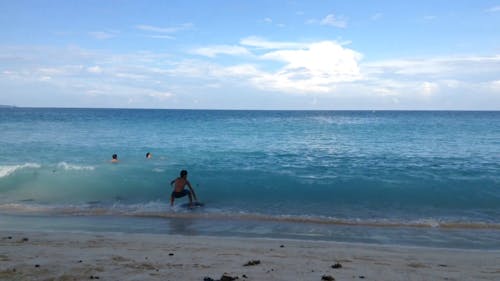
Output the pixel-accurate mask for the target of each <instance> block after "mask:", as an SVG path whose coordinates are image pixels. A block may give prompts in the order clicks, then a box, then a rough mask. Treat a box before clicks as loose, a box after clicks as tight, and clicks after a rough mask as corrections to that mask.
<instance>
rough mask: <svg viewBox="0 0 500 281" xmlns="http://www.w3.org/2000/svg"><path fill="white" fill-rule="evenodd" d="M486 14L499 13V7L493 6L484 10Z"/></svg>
mask: <svg viewBox="0 0 500 281" xmlns="http://www.w3.org/2000/svg"><path fill="white" fill-rule="evenodd" d="M486 12H489V13H495V12H500V6H494V7H491V8H489V9H487V10H486Z"/></svg>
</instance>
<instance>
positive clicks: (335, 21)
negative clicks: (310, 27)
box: [319, 14, 347, 28]
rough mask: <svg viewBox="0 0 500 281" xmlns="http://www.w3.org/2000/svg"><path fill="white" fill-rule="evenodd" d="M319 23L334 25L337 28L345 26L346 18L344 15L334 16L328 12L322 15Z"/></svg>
mask: <svg viewBox="0 0 500 281" xmlns="http://www.w3.org/2000/svg"><path fill="white" fill-rule="evenodd" d="M319 23H320V24H321V25H328V26H334V27H338V28H346V27H347V20H346V18H345V17H344V16H335V15H334V14H329V15H327V16H326V17H324V18H323V19H322V20H321V21H320V22H319Z"/></svg>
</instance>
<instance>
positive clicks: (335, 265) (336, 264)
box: [332, 262, 342, 268]
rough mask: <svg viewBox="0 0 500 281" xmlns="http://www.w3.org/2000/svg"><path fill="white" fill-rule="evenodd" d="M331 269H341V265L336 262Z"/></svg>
mask: <svg viewBox="0 0 500 281" xmlns="http://www.w3.org/2000/svg"><path fill="white" fill-rule="evenodd" d="M332 268H342V265H341V264H340V263H338V262H337V263H335V264H334V265H332Z"/></svg>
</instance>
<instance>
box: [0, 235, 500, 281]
mask: <svg viewBox="0 0 500 281" xmlns="http://www.w3.org/2000/svg"><path fill="white" fill-rule="evenodd" d="M337 263H338V264H339V265H340V266H341V267H340V268H333V267H332V265H334V264H337ZM224 273H225V274H226V277H224V278H222V280H231V278H230V277H238V280H333V279H329V277H332V278H334V279H335V280H500V251H484V250H459V249H436V248H414V247H399V246H379V245H364V244H350V243H336V242H320V241H303V240H281V239H256V238H228V237H205V236H178V235H158V234H122V233H71V232H14V231H11V232H9V231H6V230H0V280H95V279H99V280H219V279H221V277H222V276H223V274H224ZM210 278H211V279H210Z"/></svg>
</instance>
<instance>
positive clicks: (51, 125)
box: [0, 108, 500, 248]
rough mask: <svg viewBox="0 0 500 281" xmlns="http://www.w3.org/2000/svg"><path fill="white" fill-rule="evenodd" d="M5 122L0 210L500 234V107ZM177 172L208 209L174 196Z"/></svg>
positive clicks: (37, 114) (45, 117)
mask: <svg viewBox="0 0 500 281" xmlns="http://www.w3.org/2000/svg"><path fill="white" fill-rule="evenodd" d="M0 132H1V133H0V215H1V214H3V215H14V216H18V215H27V216H30V215H33V214H36V215H44V214H45V215H50V216H61V215H62V216H70V217H71V216H74V217H76V216H78V217H81V216H98V217H99V216H119V217H122V218H127V217H128V218H130V219H132V218H134V219H139V220H141V219H143V220H146V219H147V220H148V221H149V220H150V219H153V221H156V220H154V219H155V218H160V219H168V220H174V219H175V220H180V221H181V222H182V221H183V220H192V219H196V220H199V219H202V220H209V221H210V220H213V221H216V220H217V221H222V222H224V223H222V225H221V226H220V227H219V229H220V228H224V227H228V228H230V229H232V231H233V232H234V233H238V232H242V233H244V232H245V229H247V228H246V227H248V226H249V225H252V224H255V223H257V225H260V224H262V227H263V229H265V230H262V232H263V233H267V234H266V235H278V236H279V235H280V234H281V235H285V233H290V231H291V230H293V231H295V233H297V232H300V231H298V230H297V229H302V230H307V229H311V228H314V226H313V225H321V227H320V228H321V229H322V230H321V231H319V230H318V233H315V234H314V235H316V236H318V237H320V238H327V239H328V238H332V239H340V240H342V239H341V238H338V237H337V236H335V237H334V235H331V231H332V229H333V228H335V229H344V230H345V231H344V230H343V232H342V233H344V232H345V233H344V236H345V237H348V236H349V235H351V234H352V233H355V232H359V231H360V229H364V228H365V227H369V228H376V229H378V231H381V232H382V233H384V231H385V232H387V237H384V235H379V236H380V237H383V238H380V239H379V240H384V239H389V238H390V237H393V236H394V237H395V236H397V235H398V229H399V230H401V232H399V234H401V233H402V232H403V229H407V228H408V227H410V229H411V228H415V229H419V231H424V232H425V231H427V232H428V233H436V231H448V232H447V233H449V231H451V232H453V233H458V232H461V233H463V231H464V230H467V231H468V232H469V234H470V233H476V232H481V233H482V232H485V233H486V232H487V233H488V234H487V235H486V234H485V235H486V236H488V237H490V236H491V235H493V237H495V234H498V237H500V173H499V171H500V112H446V111H423V112H406V111H404V112H402V111H376V112H372V111H208V110H125V109H123V110H119V109H30V108H12V109H0ZM146 152H151V153H152V154H153V158H152V159H146V158H145V154H146ZM114 153H116V154H118V157H119V159H120V162H119V163H117V164H111V163H110V162H109V160H110V159H111V155H112V154H114ZM181 169H187V170H188V171H189V180H190V181H191V183H192V184H193V187H194V188H195V191H196V192H197V195H198V197H199V199H200V200H201V201H203V202H204V203H206V207H204V208H203V209H202V210H196V211H189V210H185V209H184V208H181V207H180V206H179V205H180V204H181V203H184V202H185V201H186V200H187V199H185V198H183V199H180V200H179V201H178V202H177V204H176V206H175V207H174V208H170V207H169V206H168V199H169V194H170V192H171V188H170V186H169V182H170V180H172V179H173V178H175V177H176V176H178V173H179V171H180V170H181ZM186 216H189V218H186ZM193 216H194V218H193ZM4 221H7V220H4ZM264 222H265V223H264ZM276 224H277V225H289V227H285V228H284V229H282V228H281V227H275V226H276ZM125 225H126V224H125ZM153 225H154V224H153ZM271 225H274V226H271ZM266 226H267V227H266ZM232 227H235V228H232ZM346 227H347V228H346ZM152 228H154V226H152ZM206 228H208V227H206ZM238 229H240V230H241V231H239V230H238ZM349 229H351V230H349ZM388 229H390V231H389V230H388ZM247 230H248V229H247ZM405 231H406V230H405ZM172 232H173V233H175V232H176V231H175V230H174V231H172ZM247 232H249V233H253V232H252V231H250V230H248V231H247ZM306 232H307V231H306ZM258 233H260V232H259V231H257V232H256V234H258ZM329 233H330V234H329ZM377 233H379V232H377ZM405 233H406V232H405ZM476 234H477V233H476ZM476 234H474V235H476ZM439 235H443V232H440V233H439ZM474 235H472V236H474ZM414 236H415V237H416V236H417V235H414ZM446 236H449V237H450V238H449V239H450V241H451V240H453V239H456V237H454V238H453V237H452V236H453V235H444V237H446ZM476 236H477V235H476ZM388 237H389V238H388ZM408 237H409V238H408V239H409V240H411V237H412V235H410V236H408ZM389 240H390V239H389ZM479 240H481V239H479ZM499 240H500V239H498V240H495V239H485V241H486V242H484V243H483V244H482V245H483V246H485V247H486V246H488V247H489V246H491V247H497V248H500V241H499ZM422 241H424V242H425V239H422ZM448 242H449V241H448ZM404 243H406V242H404ZM410 244H411V243H410ZM423 244H425V243H423ZM448 244H449V243H448ZM448 244H447V245H448Z"/></svg>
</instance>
